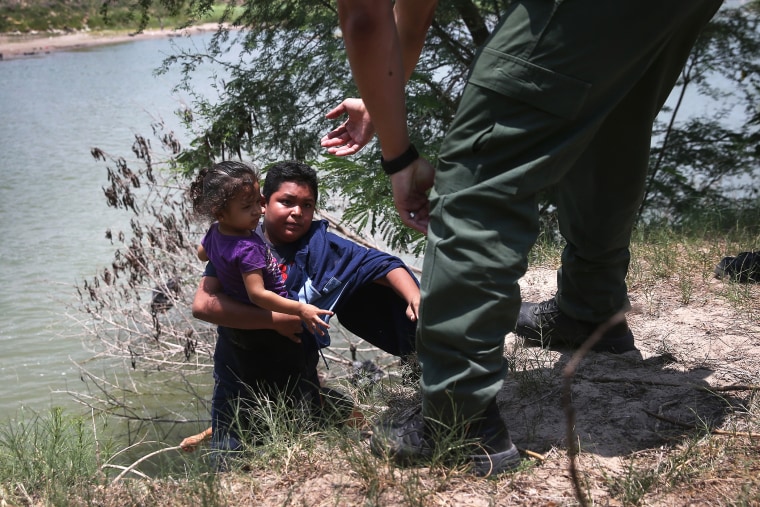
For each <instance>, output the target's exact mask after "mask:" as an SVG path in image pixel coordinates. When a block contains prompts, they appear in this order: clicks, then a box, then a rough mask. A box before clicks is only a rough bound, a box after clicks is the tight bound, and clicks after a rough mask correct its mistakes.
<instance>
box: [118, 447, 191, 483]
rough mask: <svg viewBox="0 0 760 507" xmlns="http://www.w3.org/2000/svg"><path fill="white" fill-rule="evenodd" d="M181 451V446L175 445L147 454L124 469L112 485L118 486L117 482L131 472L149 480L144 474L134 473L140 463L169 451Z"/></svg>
mask: <svg viewBox="0 0 760 507" xmlns="http://www.w3.org/2000/svg"><path fill="white" fill-rule="evenodd" d="M181 450H182V448H181V447H180V446H178V445H175V446H174V447H165V448H163V449H159V450H157V451H153V452H151V453H148V454H146V455H145V456H143V457H142V458H140V459H138V460H137V461H135V462H134V463H132V464H131V465H129V466H128V467H127V468H125V469H124V470H123V471H122V472H121V473H120V474H119V475H117V476H116V477H115V478H114V480H113V481H111V484H116V483H117V482H119V481H120V480H121V479H122V478H123V477H124V476H125V475H126V474H128V473H130V472H131V473H137V474H138V475H140V476H142V477H144V478H147V476H146V475H145V474H143V473H141V472H136V471H133V470H134V468H135V467H136V466H137V465H139V464H140V463H142V462H143V461H145V460H146V459H150V458H152V457H153V456H157V455H158V454H163V453H165V452H168V451H181ZM111 466H113V465H111Z"/></svg>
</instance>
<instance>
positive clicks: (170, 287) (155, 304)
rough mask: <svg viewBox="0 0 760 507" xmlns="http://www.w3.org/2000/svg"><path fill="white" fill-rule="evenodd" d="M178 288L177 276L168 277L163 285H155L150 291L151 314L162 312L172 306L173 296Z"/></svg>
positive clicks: (175, 295)
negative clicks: (151, 294) (151, 293)
mask: <svg viewBox="0 0 760 507" xmlns="http://www.w3.org/2000/svg"><path fill="white" fill-rule="evenodd" d="M179 290H180V280H179V278H171V279H169V281H168V282H166V285H165V286H164V287H162V286H161V285H156V286H155V287H154V288H153V290H152V291H151V292H153V297H152V298H151V301H150V313H151V314H153V315H156V314H157V313H163V312H165V311H167V310H168V309H169V308H171V307H172V306H174V298H176V297H177V294H179Z"/></svg>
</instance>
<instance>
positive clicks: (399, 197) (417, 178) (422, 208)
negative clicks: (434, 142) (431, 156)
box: [390, 157, 435, 234]
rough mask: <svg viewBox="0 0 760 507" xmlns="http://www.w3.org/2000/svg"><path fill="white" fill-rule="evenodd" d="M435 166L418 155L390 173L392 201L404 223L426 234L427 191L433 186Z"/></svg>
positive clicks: (428, 212)
mask: <svg viewBox="0 0 760 507" xmlns="http://www.w3.org/2000/svg"><path fill="white" fill-rule="evenodd" d="M434 177H435V168H434V167H433V166H432V164H430V162H428V161H427V160H425V159H424V158H422V157H420V158H418V159H417V160H415V161H414V162H412V163H411V164H409V166H407V167H406V168H404V169H403V170H401V171H399V172H397V173H395V174H392V175H391V177H390V178H391V186H392V187H393V202H394V204H395V205H396V210H398V213H399V216H400V217H401V221H402V222H404V224H405V225H407V226H408V227H411V228H412V229H415V230H417V231H420V232H421V233H423V234H427V227H428V223H429V222H430V201H429V200H428V191H429V190H430V189H431V188H432V187H433V179H434Z"/></svg>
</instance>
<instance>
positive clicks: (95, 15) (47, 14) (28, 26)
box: [0, 0, 227, 33]
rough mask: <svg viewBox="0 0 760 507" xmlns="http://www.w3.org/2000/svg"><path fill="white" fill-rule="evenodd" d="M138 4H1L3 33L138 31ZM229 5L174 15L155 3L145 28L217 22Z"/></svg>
mask: <svg viewBox="0 0 760 507" xmlns="http://www.w3.org/2000/svg"><path fill="white" fill-rule="evenodd" d="M134 4H135V2H131V1H127V0H114V1H112V2H110V3H109V4H108V9H107V11H103V9H102V5H103V2H102V0H70V1H67V2H61V1H55V0H44V1H36V2H18V1H10V2H7V3H6V2H3V3H2V4H0V33H13V32H20V33H29V32H34V31H36V32H45V31H55V30H59V31H77V30H96V31H100V30H118V31H123V30H128V31H133V30H136V29H138V27H139V26H140V24H141V21H142V15H141V13H140V12H139V11H138V10H137V8H136V7H134ZM226 7H227V6H226V4H224V3H217V4H213V5H212V6H211V9H210V10H209V11H208V12H204V13H202V15H200V16H198V14H199V13H187V12H179V13H173V12H170V11H169V10H168V9H166V8H165V7H163V6H161V5H160V2H158V1H155V2H153V6H151V7H150V9H149V10H148V11H147V12H148V19H147V24H146V26H145V28H154V29H156V28H169V27H178V26H183V25H185V24H187V23H189V22H191V21H192V22H216V21H218V20H219V19H221V17H222V14H223V13H224V11H225V9H226Z"/></svg>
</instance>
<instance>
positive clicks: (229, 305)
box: [192, 276, 303, 343]
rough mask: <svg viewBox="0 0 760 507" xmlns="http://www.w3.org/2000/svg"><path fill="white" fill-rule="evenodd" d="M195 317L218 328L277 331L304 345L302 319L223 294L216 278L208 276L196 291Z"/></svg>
mask: <svg viewBox="0 0 760 507" xmlns="http://www.w3.org/2000/svg"><path fill="white" fill-rule="evenodd" d="M192 310H193V317H195V318H196V319H200V320H203V321H205V322H210V323H212V324H216V325H218V326H225V327H232V328H237V329H273V330H274V331H277V332H278V333H279V334H281V335H283V336H286V337H287V338H289V339H290V340H292V341H294V342H296V343H300V342H301V339H300V338H299V337H298V334H299V333H301V332H302V331H303V328H302V326H301V319H299V318H298V317H296V316H293V315H286V314H283V313H276V312H271V311H269V310H265V309H263V308H257V307H255V306H251V305H247V304H244V303H241V302H240V301H235V300H234V299H232V298H230V297H229V296H227V295H226V294H224V292H222V284H221V283H220V282H219V279H218V278H216V277H214V276H204V277H203V278H201V282H200V284H199V285H198V289H197V290H196V291H195V298H194V299H193V306H192Z"/></svg>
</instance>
